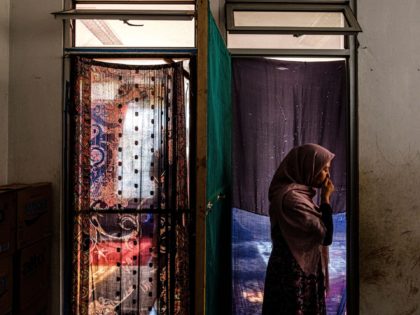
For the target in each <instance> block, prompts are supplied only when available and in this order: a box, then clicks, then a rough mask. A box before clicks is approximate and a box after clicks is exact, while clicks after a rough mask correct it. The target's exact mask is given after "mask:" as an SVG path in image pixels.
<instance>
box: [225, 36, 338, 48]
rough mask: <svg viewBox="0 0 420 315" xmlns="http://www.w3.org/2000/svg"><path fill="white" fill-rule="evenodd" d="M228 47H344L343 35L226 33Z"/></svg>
mask: <svg viewBox="0 0 420 315" xmlns="http://www.w3.org/2000/svg"><path fill="white" fill-rule="evenodd" d="M228 48H261V49H264V48H265V49H344V36H343V35H302V36H299V37H296V36H294V35H277V34H270V35H255V34H228Z"/></svg>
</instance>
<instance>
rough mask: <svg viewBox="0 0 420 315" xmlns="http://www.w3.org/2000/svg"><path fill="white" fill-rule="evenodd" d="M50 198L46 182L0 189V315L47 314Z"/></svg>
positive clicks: (1, 187) (49, 187)
mask: <svg viewBox="0 0 420 315" xmlns="http://www.w3.org/2000/svg"><path fill="white" fill-rule="evenodd" d="M51 195H52V191H51V184H49V183H40V184H33V185H7V186H0V315H4V314H16V315H23V314H25V315H47V314H49V313H48V309H49V307H48V306H49V305H48V302H49V284H50V271H49V270H50V248H51V241H50V239H51V238H50V236H51V210H52V207H51V205H52V199H51ZM2 279H4V280H2ZM12 279H13V283H12ZM12 287H13V290H12ZM2 290H3V291H2ZM2 292H4V293H3V294H2ZM11 310H12V312H11Z"/></svg>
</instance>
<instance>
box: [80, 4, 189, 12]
mask: <svg viewBox="0 0 420 315" xmlns="http://www.w3.org/2000/svg"><path fill="white" fill-rule="evenodd" d="M194 8H195V6H194V5H191V4H95V3H94V4H91V3H89V4H86V3H85V4H76V9H78V10H174V11H179V10H181V11H182V10H194Z"/></svg>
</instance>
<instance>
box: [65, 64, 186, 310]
mask: <svg viewBox="0 0 420 315" xmlns="http://www.w3.org/2000/svg"><path fill="white" fill-rule="evenodd" d="M72 82H73V100H74V106H73V112H72V117H73V119H72V127H71V130H72V133H71V134H72V140H73V144H72V147H73V164H72V173H71V174H73V176H74V178H73V186H72V187H73V192H74V199H73V210H74V211H73V213H74V223H73V224H74V236H73V268H74V270H73V313H74V314H77V315H93V314H95V315H96V314H98V315H99V314H104V315H105V314H106V315H114V314H115V315H116V314H124V315H125V314H189V313H190V312H189V305H190V296H189V291H190V290H189V289H190V282H189V281H190V280H189V279H190V268H189V266H190V264H189V259H190V257H189V243H190V242H189V240H190V237H191V235H190V232H189V230H190V227H191V226H192V225H191V222H190V220H191V214H190V211H189V200H188V182H187V179H188V176H187V174H188V172H187V171H188V169H187V167H188V161H187V148H186V138H187V132H186V115H185V114H186V113H185V103H184V77H183V66H182V62H181V63H174V64H169V65H158V66H131V65H130V66H129V65H121V64H110V63H102V62H98V61H94V60H92V59H86V58H77V59H75V60H74V67H73V80H72Z"/></svg>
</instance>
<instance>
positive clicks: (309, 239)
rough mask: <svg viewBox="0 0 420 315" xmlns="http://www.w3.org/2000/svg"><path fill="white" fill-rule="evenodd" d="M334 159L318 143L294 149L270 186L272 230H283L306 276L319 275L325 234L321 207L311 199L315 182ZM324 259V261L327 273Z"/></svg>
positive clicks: (331, 154)
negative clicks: (276, 228) (277, 228)
mask: <svg viewBox="0 0 420 315" xmlns="http://www.w3.org/2000/svg"><path fill="white" fill-rule="evenodd" d="M334 156H335V155H334V154H333V153H331V152H330V151H328V150H327V149H325V148H324V147H322V146H320V145H317V144H312V143H309V144H304V145H302V146H299V147H295V148H293V149H292V150H291V151H290V152H289V153H288V154H287V156H286V157H285V158H284V159H283V161H282V162H281V163H280V166H279V168H278V169H277V171H276V173H275V174H274V177H273V179H272V181H271V185H270V190H269V200H270V222H271V230H272V231H273V228H275V227H276V226H278V227H279V228H280V231H281V233H282V235H283V237H284V239H285V240H286V243H287V245H288V246H289V249H290V251H291V252H292V254H293V257H294V258H295V259H296V261H297V263H298V264H299V266H300V267H301V268H302V270H303V271H304V272H305V274H307V275H309V274H316V273H317V268H318V264H319V259H320V256H321V252H322V251H323V249H322V247H323V246H322V245H321V244H322V242H323V240H324V236H325V232H326V228H325V226H324V224H323V222H322V221H321V213H320V212H319V207H318V206H317V205H316V204H315V203H314V202H313V200H312V198H313V197H314V196H315V190H314V189H313V188H312V183H313V180H314V178H316V177H317V175H318V174H319V173H320V172H321V170H322V168H323V167H324V166H325V165H326V164H327V163H328V162H329V161H331V160H332V159H333V158H334ZM273 242H275V240H274V239H273ZM325 252H326V251H325ZM326 253H327V252H326ZM323 256H324V255H323ZM323 258H325V257H323ZM325 260H326V259H322V262H323V270H324V273H326V272H327V267H326V263H327V261H325Z"/></svg>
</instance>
